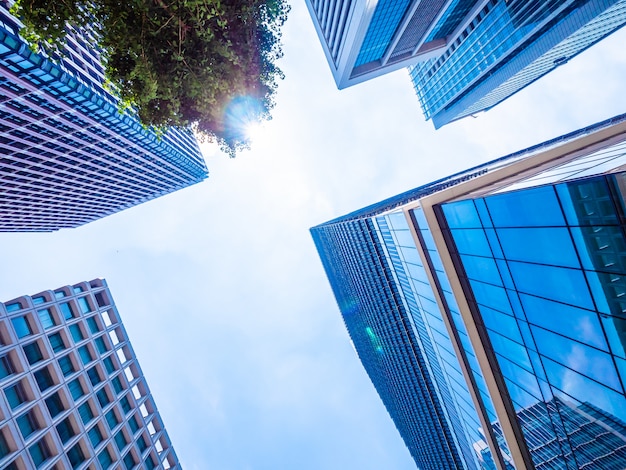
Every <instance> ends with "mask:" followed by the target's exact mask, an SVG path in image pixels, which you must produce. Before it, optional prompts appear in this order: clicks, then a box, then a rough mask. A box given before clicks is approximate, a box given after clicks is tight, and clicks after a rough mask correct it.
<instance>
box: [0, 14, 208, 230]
mask: <svg viewBox="0 0 626 470" xmlns="http://www.w3.org/2000/svg"><path fill="white" fill-rule="evenodd" d="M18 31H19V23H18V22H17V20H16V19H15V18H14V17H12V16H11V15H10V14H9V13H8V12H7V10H6V6H5V5H0V231H53V230H58V229H60V228H67V227H77V226H80V225H83V224H85V223H88V222H91V221H93V220H96V219H99V218H101V217H104V216H107V215H110V214H113V213H115V212H118V211H120V210H124V209H127V208H129V207H132V206H135V205H137V204H141V203H142V202H146V201H148V200H151V199H154V198H156V197H159V196H162V195H164V194H167V193H170V192H173V191H176V190H178V189H182V188H184V187H186V186H189V185H191V184H195V183H198V182H200V181H202V180H203V179H205V178H206V177H207V170H206V165H205V163H204V160H203V158H202V155H201V153H200V150H199V148H198V144H197V142H196V140H195V138H194V136H193V134H192V133H191V131H190V130H187V129H170V130H168V131H167V132H165V133H164V134H163V135H158V134H157V132H155V131H153V130H151V129H146V128H144V127H142V125H141V124H140V123H139V121H138V120H137V118H136V117H135V116H134V115H133V114H132V112H123V113H121V112H119V109H118V105H117V100H116V98H115V97H114V96H113V95H112V94H111V93H110V92H109V91H107V90H106V89H105V88H104V87H103V80H104V72H103V68H102V66H101V64H100V57H99V54H98V52H97V51H96V50H95V49H94V48H93V47H92V46H93V44H94V38H93V37H92V36H91V35H90V33H89V31H88V30H82V31H80V32H71V33H70V34H69V35H68V39H67V45H66V47H65V49H64V51H63V56H62V57H57V58H48V57H46V56H45V55H44V54H43V53H35V52H33V51H32V50H31V49H30V48H29V47H28V45H26V44H25V42H24V41H23V40H22V39H21V38H20V37H19V35H18ZM53 59H54V60H53Z"/></svg>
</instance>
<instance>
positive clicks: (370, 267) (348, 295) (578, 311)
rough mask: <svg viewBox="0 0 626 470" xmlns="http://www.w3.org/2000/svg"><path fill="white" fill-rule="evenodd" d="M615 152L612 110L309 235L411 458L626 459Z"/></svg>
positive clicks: (521, 463) (427, 462)
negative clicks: (581, 126) (598, 118)
mask: <svg viewBox="0 0 626 470" xmlns="http://www.w3.org/2000/svg"><path fill="white" fill-rule="evenodd" d="M625 164H626V115H622V116H617V117H615V118H613V119H610V120H608V121H605V122H602V123H599V124H596V125H594V126H590V127H588V128H585V129H581V130H579V131H576V132H573V133H571V134H568V135H565V136H561V137H559V138H557V139H553V140H552V141H548V142H545V143H543V144H539V145H536V146H534V147H531V148H529V149H525V150H522V151H520V152H516V153H514V154H511V155H508V156H505V157H502V158H500V159H498V160H494V161H492V162H489V163H487V164H485V165H481V166H478V167H475V168H472V169H470V170H468V171H466V172H462V173H459V174H456V175H452V176H450V177H448V178H444V179H442V180H439V181H435V182H433V183H430V184H427V185H424V186H421V187H419V188H416V189H414V190H411V191H408V192H406V193H402V194H400V195H398V196H395V197H393V198H390V199H387V200H385V201H382V202H380V203H378V204H374V205H372V206H368V207H366V208H364V209H361V210H358V211H356V212H353V213H350V214H348V215H346V216H343V217H340V218H337V219H334V220H331V221H329V222H327V223H325V224H321V225H319V226H316V227H313V228H312V229H311V232H312V235H313V239H314V241H315V243H316V246H317V249H318V252H319V254H320V257H321V259H322V263H323V265H324V268H325V270H326V273H327V275H328V279H329V281H330V284H331V287H332V289H333V292H334V294H335V297H336V299H337V303H338V305H339V308H340V310H341V313H342V315H343V318H344V321H345V324H346V327H347V328H348V331H349V333H350V336H351V338H352V340H353V342H354V345H355V347H356V350H357V353H358V355H359V358H360V360H361V361H362V363H363V365H364V367H365V369H366V371H367V373H368V375H369V376H370V378H371V380H372V383H373V384H374V386H375V387H376V389H377V391H378V393H379V395H380V397H381V399H382V400H383V402H384V404H385V406H386V408H387V410H388V411H389V414H390V416H391V418H392V419H393V420H394V422H395V424H396V427H397V428H398V430H399V432H400V434H401V436H402V438H403V439H404V441H405V443H406V445H407V447H408V448H409V450H410V452H411V454H412V455H413V457H414V459H415V461H416V463H417V465H418V467H419V468H422V469H426V468H437V469H456V468H467V469H494V468H497V469H499V470H505V469H509V470H510V469H512V468H515V469H517V470H521V469H535V468H564V469H579V468H596V469H602V470H607V469H611V470H621V469H623V468H624V464H625V463H626V434H625V431H626V393H625V385H626V368H625V367H624V366H626V315H625V314H624V312H625V311H626V303H625V301H624V300H623V299H624V295H625V293H626V215H625V214H626V196H625V194H626V173H624V172H623V168H624V165H625ZM416 388H419V391H417V390H415V389H416ZM425 413H426V414H428V419H427V418H424V417H423V414H425ZM416 430H417V432H416ZM446 446H447V447H448V448H449V449H450V450H445V449H444V447H446ZM428 452H430V453H431V454H428ZM444 455H445V456H446V457H447V458H448V460H447V461H445V460H444V459H443V458H441V459H440V460H436V459H439V458H440V457H442V456H444ZM459 462H460V463H459ZM550 465H552V467H550Z"/></svg>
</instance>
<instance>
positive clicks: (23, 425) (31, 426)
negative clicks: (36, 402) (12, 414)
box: [16, 410, 39, 439]
mask: <svg viewBox="0 0 626 470" xmlns="http://www.w3.org/2000/svg"><path fill="white" fill-rule="evenodd" d="M16 422H17V427H18V428H20V432H21V433H22V437H23V438H24V439H26V438H27V437H28V436H30V435H31V434H32V433H34V432H35V431H36V430H37V429H39V425H38V423H37V419H36V418H35V414H34V413H33V410H30V411H28V412H26V413H24V414H23V415H22V416H20V417H18V418H17V419H16Z"/></svg>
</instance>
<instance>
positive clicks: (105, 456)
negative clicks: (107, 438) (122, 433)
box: [98, 448, 113, 470]
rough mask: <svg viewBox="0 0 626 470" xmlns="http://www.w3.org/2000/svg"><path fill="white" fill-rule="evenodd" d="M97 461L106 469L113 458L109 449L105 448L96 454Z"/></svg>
mask: <svg viewBox="0 0 626 470" xmlns="http://www.w3.org/2000/svg"><path fill="white" fill-rule="evenodd" d="M98 462H100V465H101V466H102V468H103V469H104V470H107V468H109V467H110V466H111V464H112V463H113V459H111V454H110V453H109V449H107V448H105V449H104V450H103V451H102V452H100V453H99V454H98Z"/></svg>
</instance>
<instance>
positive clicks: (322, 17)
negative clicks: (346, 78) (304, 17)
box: [308, 0, 356, 65]
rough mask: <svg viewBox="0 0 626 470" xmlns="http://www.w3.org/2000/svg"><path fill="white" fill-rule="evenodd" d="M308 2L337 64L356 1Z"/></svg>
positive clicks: (316, 0)
mask: <svg viewBox="0 0 626 470" xmlns="http://www.w3.org/2000/svg"><path fill="white" fill-rule="evenodd" d="M308 3H309V5H310V6H311V8H312V9H313V11H314V12H315V14H314V17H315V19H316V20H317V23H318V25H319V27H320V29H321V31H322V33H323V35H324V38H325V39H326V44H327V46H328V50H329V51H330V54H331V57H332V58H333V62H334V63H335V65H337V56H338V54H339V51H340V50H341V46H342V44H343V40H344V34H345V32H346V28H347V25H348V18H349V15H350V14H351V11H352V8H353V6H354V4H355V3H356V2H355V1H354V0H310V1H309V2H308Z"/></svg>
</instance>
